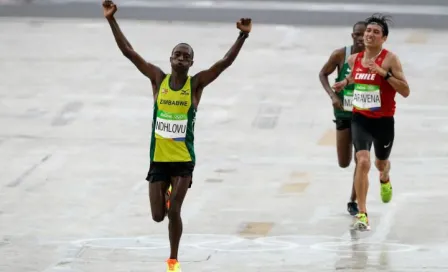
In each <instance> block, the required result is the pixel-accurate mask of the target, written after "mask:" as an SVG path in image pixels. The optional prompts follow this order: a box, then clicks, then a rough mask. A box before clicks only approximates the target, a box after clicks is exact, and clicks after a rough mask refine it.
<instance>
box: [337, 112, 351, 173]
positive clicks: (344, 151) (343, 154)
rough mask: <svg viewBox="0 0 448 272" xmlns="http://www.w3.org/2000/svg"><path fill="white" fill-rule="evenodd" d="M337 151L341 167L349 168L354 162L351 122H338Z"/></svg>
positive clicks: (347, 120) (340, 120) (348, 120)
mask: <svg viewBox="0 0 448 272" xmlns="http://www.w3.org/2000/svg"><path fill="white" fill-rule="evenodd" d="M336 150H337V153H338V162H339V166H341V167H347V166H348V165H349V164H350V161H351V160H352V150H353V148H352V135H351V120H350V119H337V120H336Z"/></svg>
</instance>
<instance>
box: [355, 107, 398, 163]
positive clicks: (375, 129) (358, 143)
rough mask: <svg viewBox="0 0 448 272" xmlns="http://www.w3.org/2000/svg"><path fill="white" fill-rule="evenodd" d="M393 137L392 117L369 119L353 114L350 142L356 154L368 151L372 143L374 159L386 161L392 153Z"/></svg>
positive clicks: (393, 125) (393, 124)
mask: <svg viewBox="0 0 448 272" xmlns="http://www.w3.org/2000/svg"><path fill="white" fill-rule="evenodd" d="M394 137H395V120H394V117H381V118H369V117H366V116H364V115H361V114H359V113H356V112H355V113H353V117H352V142H353V145H354V146H355V151H356V152H358V151H361V150H367V151H370V149H371V147H372V143H373V146H374V149H375V156H376V158H377V159H379V160H387V159H388V158H389V156H390V153H391V151H392V146H393V143H394Z"/></svg>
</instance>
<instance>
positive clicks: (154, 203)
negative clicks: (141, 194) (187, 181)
mask: <svg viewBox="0 0 448 272" xmlns="http://www.w3.org/2000/svg"><path fill="white" fill-rule="evenodd" d="M167 171H168V168H167V165H166V163H157V162H156V163H152V164H151V166H150V169H149V172H148V176H147V178H146V180H147V181H148V182H149V202H150V205H151V212H152V214H153V216H155V215H157V216H162V215H164V214H165V193H166V191H167V189H168V186H169V185H170V175H169V173H168V172H167Z"/></svg>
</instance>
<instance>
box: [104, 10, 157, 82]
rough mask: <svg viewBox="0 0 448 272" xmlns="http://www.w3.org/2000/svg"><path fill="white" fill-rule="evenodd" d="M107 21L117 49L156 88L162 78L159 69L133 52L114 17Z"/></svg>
mask: <svg viewBox="0 0 448 272" xmlns="http://www.w3.org/2000/svg"><path fill="white" fill-rule="evenodd" d="M107 21H108V22H109V25H110V28H111V29H112V33H113V34H114V37H115V41H116V42H117V45H118V48H120V51H121V52H122V53H123V55H124V56H125V57H126V58H128V59H129V60H130V61H131V62H132V63H133V64H134V65H135V66H136V67H137V69H138V70H139V71H140V72H141V73H142V74H144V75H145V76H146V77H148V78H149V79H150V80H151V83H152V84H153V85H157V86H158V85H159V83H160V82H161V81H162V79H163V77H164V73H163V71H162V70H161V69H160V68H159V67H157V66H155V65H153V64H151V63H149V62H146V61H145V60H144V59H143V58H142V57H141V56H140V55H139V54H138V53H137V52H135V51H134V49H133V48H132V46H131V44H130V43H129V42H128V40H127V39H126V37H125V36H124V34H123V32H121V29H120V27H119V26H118V23H117V21H116V20H115V18H114V17H111V18H107Z"/></svg>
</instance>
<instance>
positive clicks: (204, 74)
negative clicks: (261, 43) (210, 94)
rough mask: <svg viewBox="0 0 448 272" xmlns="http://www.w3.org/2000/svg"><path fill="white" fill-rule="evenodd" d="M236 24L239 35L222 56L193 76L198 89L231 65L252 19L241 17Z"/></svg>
mask: <svg viewBox="0 0 448 272" xmlns="http://www.w3.org/2000/svg"><path fill="white" fill-rule="evenodd" d="M236 25H237V28H238V29H239V30H241V32H240V35H239V36H238V38H237V40H236V41H235V43H234V44H233V46H232V47H231V48H230V50H229V51H228V52H227V54H226V55H225V56H224V58H222V59H221V60H219V61H217V62H216V63H215V64H213V65H212V66H211V67H210V68H209V69H207V70H204V71H201V72H199V73H197V74H196V75H195V76H194V80H196V81H197V84H198V89H199V90H202V89H203V88H205V87H206V86H207V85H208V84H210V83H212V82H213V81H214V80H215V79H216V78H217V77H218V76H219V75H220V74H221V73H222V72H224V70H226V69H227V68H228V67H230V65H232V63H233V61H235V59H236V57H237V56H238V54H239V52H240V50H241V48H242V47H243V44H244V41H245V40H246V38H247V37H248V36H249V32H250V31H251V29H252V20H251V19H250V18H243V19H241V20H239V21H238V22H237V23H236Z"/></svg>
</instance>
